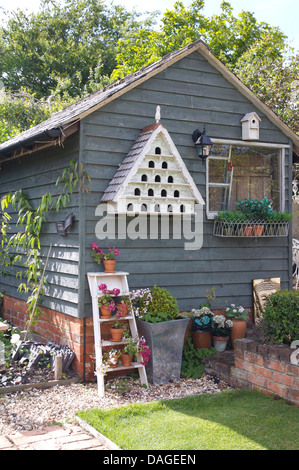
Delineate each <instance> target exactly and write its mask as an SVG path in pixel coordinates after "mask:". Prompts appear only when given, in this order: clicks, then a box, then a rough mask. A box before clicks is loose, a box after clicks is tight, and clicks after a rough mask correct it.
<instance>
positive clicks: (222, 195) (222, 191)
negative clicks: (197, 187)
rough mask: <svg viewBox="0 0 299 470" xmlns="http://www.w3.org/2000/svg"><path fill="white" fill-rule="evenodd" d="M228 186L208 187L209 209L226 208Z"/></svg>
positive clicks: (212, 210) (220, 209)
mask: <svg viewBox="0 0 299 470" xmlns="http://www.w3.org/2000/svg"><path fill="white" fill-rule="evenodd" d="M227 204H228V188H221V187H217V188H213V187H210V188H209V210H210V211H211V212H214V211H217V212H218V211H225V210H227V209H228V207H227Z"/></svg>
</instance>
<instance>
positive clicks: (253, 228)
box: [213, 220, 289, 238]
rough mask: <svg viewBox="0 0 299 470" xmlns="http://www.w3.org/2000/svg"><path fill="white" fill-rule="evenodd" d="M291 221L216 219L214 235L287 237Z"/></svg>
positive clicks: (229, 236) (226, 236) (227, 236)
mask: <svg viewBox="0 0 299 470" xmlns="http://www.w3.org/2000/svg"><path fill="white" fill-rule="evenodd" d="M288 234H289V222H267V221H262V220H252V221H250V222H248V223H244V222H232V221H230V220H221V221H217V220H214V230H213V235H214V236H215V237H223V238H231V237H237V238H257V237H259V238H260V237H261V238H266V237H268V238H270V237H287V236H288Z"/></svg>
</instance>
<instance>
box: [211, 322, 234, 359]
mask: <svg viewBox="0 0 299 470" xmlns="http://www.w3.org/2000/svg"><path fill="white" fill-rule="evenodd" d="M232 327H233V322H232V320H229V319H226V318H225V316H224V315H214V317H213V323H212V339H213V346H214V348H215V349H216V350H217V351H218V352H223V351H225V349H226V345H227V342H228V340H229V335H230V332H231V330H232Z"/></svg>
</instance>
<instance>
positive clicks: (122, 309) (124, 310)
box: [116, 303, 128, 317]
mask: <svg viewBox="0 0 299 470" xmlns="http://www.w3.org/2000/svg"><path fill="white" fill-rule="evenodd" d="M116 308H117V310H118V311H119V312H120V316H121V317H126V316H127V315H128V305H127V304H122V303H117V304H116Z"/></svg>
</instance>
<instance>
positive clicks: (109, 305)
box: [98, 284, 120, 318]
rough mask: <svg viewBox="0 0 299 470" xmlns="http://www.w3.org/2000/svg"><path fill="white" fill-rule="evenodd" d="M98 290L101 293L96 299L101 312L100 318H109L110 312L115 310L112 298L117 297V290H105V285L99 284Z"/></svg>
mask: <svg viewBox="0 0 299 470" xmlns="http://www.w3.org/2000/svg"><path fill="white" fill-rule="evenodd" d="M99 290H100V291H101V293H102V294H101V295H100V297H99V299H98V305H99V307H100V310H101V316H102V317H103V318H109V317H111V314H112V312H113V311H114V310H115V307H116V305H115V300H114V298H115V297H117V296H118V295H119V293H120V290H119V289H116V288H115V289H111V290H109V289H107V285H106V284H100V285H99Z"/></svg>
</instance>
